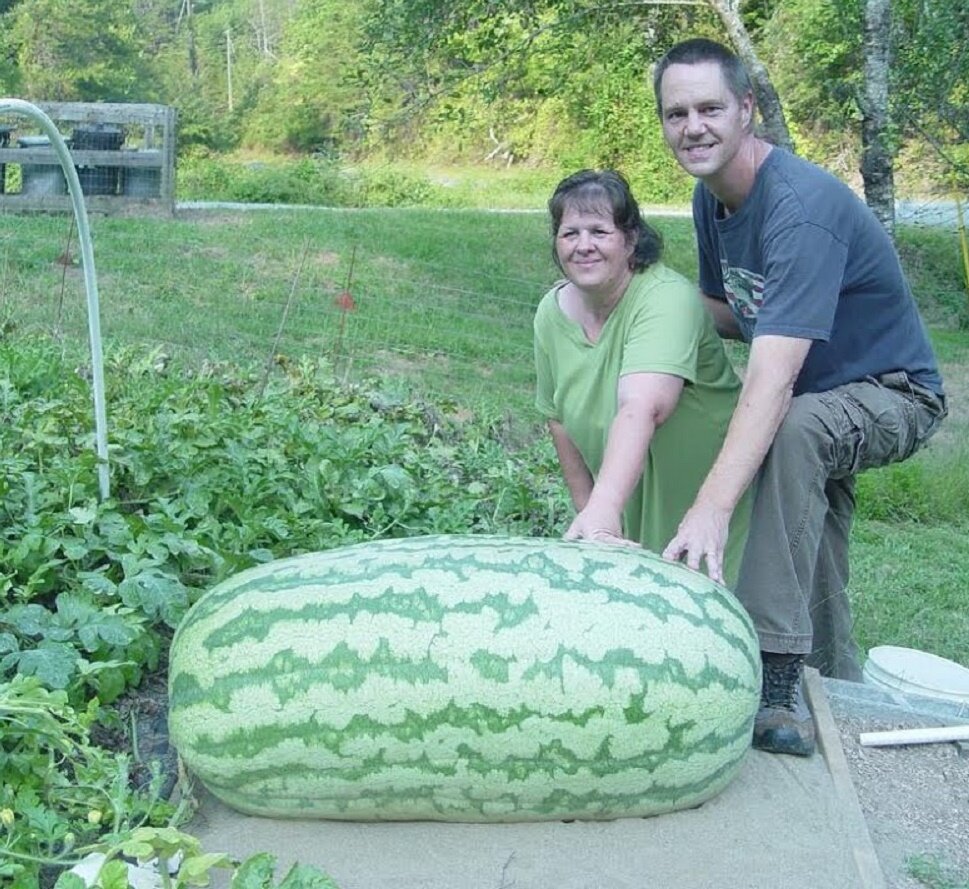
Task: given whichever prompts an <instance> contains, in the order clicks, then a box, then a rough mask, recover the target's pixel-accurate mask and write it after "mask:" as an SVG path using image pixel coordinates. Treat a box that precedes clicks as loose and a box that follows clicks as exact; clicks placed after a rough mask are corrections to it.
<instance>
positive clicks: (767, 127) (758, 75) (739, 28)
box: [708, 0, 794, 151]
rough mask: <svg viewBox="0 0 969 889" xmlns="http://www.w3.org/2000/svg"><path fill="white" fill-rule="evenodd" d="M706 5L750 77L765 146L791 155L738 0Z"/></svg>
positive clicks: (772, 90)
mask: <svg viewBox="0 0 969 889" xmlns="http://www.w3.org/2000/svg"><path fill="white" fill-rule="evenodd" d="M708 2H709V3H710V5H711V6H712V7H713V8H714V10H716V13H717V15H718V16H720V21H722V22H723V26H724V29H725V30H726V32H727V36H728V37H729V38H730V42H731V43H732V44H733V47H734V50H735V51H736V53H737V55H738V56H740V58H741V59H742V60H743V62H744V66H745V67H746V68H747V71H748V73H749V74H750V79H751V81H752V82H753V86H754V93H755V94H756V96H757V108H758V110H759V111H760V116H761V120H762V121H763V123H762V126H761V130H762V135H763V136H764V138H766V139H767V141H768V142H772V143H773V144H774V145H780V146H781V147H783V148H787V149H789V150H791V151H793V150H794V144H793V142H792V140H791V133H790V130H788V128H787V121H786V120H785V119H784V109H783V107H782V106H781V100H780V98H779V97H778V95H777V90H776V89H775V88H774V84H773V83H772V82H771V79H770V76H769V75H768V73H767V69H766V68H765V67H764V65H763V63H762V62H761V60H760V58H759V57H758V55H757V52H756V50H755V49H754V44H753V42H752V41H751V39H750V34H748V33H747V27H746V25H745V24H744V20H743V18H742V17H741V15H740V3H739V2H738V0H708Z"/></svg>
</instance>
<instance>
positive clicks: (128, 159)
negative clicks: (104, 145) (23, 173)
mask: <svg viewBox="0 0 969 889" xmlns="http://www.w3.org/2000/svg"><path fill="white" fill-rule="evenodd" d="M71 158H72V159H73V160H74V164H75V165H76V166H78V167H155V168H156V169H160V168H161V167H162V166H163V165H164V163H165V161H164V158H163V157H162V152H161V151H159V150H155V151H141V150H139V149H133V148H122V149H120V150H119V151H94V150H90V151H87V150H85V151H71ZM60 162H61V161H60V158H59V157H58V156H57V154H56V152H54V151H53V149H50V148H0V164H34V165H35V166H60Z"/></svg>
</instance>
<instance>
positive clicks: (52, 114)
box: [36, 102, 168, 126]
mask: <svg viewBox="0 0 969 889" xmlns="http://www.w3.org/2000/svg"><path fill="white" fill-rule="evenodd" d="M36 105H37V107H38V108H40V110H41V111H43V112H44V114H46V115H47V116H48V117H49V118H50V119H51V120H65V121H70V122H72V123H140V124H154V125H155V126H162V125H164V123H165V121H166V119H167V108H168V106H167V105H153V104H147V103H138V102H119V103H112V102H37V103H36Z"/></svg>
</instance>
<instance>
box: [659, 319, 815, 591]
mask: <svg viewBox="0 0 969 889" xmlns="http://www.w3.org/2000/svg"><path fill="white" fill-rule="evenodd" d="M811 343H812V340H807V339H798V338H795V337H785V336H760V337H756V338H755V339H754V341H753V343H752V344H751V347H750V356H749V358H748V362H747V371H746V373H745V375H744V384H743V388H742V389H741V392H740V400H739V402H738V403H737V407H736V409H735V410H734V414H733V417H732V418H731V420H730V426H729V428H728V429H727V436H726V438H725V439H724V442H723V446H722V447H721V448H720V454H719V455H718V456H717V459H716V461H715V462H714V464H713V466H712V467H711V469H710V472H709V473H708V474H707V477H706V480H705V481H704V482H703V485H702V486H701V487H700V490H699V492H698V493H697V496H696V500H694V502H693V506H691V507H690V509H689V510H688V511H687V513H686V515H685V516H684V517H683V521H682V522H680V526H679V529H678V531H677V533H676V536H675V537H674V538H673V539H672V540H671V541H670V542H669V544H668V545H667V547H666V549H665V550H663V556H664V558H667V559H683V558H685V560H686V564H687V565H688V566H689V567H690V568H694V569H697V570H699V568H700V562H701V560H704V561H705V562H706V569H707V574H709V575H710V577H712V578H713V579H714V580H716V581H718V582H719V583H723V553H724V548H725V547H726V543H727V531H728V526H729V523H730V517H731V515H732V514H733V511H734V509H735V508H736V506H737V503H738V502H739V501H740V498H741V497H742V496H743V493H744V491H746V490H747V487H748V486H749V485H750V483H751V482H752V481H753V479H754V476H755V475H756V474H757V470H758V469H759V468H760V465H761V463H763V461H764V457H765V456H766V454H767V451H768V449H769V448H770V446H771V444H772V442H773V441H774V436H775V435H776V434H777V430H778V428H780V425H781V422H782V421H783V419H784V417H785V416H786V415H787V411H788V408H789V407H790V404H791V397H792V393H793V388H794V382H795V380H796V379H797V375H798V373H800V370H801V366H802V365H803V364H804V359H805V358H806V357H807V353H808V349H810V348H811Z"/></svg>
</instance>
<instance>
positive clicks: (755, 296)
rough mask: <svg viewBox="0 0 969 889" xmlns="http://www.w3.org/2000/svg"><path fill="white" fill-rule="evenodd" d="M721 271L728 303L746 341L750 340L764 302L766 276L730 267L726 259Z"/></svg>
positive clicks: (721, 262) (722, 261)
mask: <svg viewBox="0 0 969 889" xmlns="http://www.w3.org/2000/svg"><path fill="white" fill-rule="evenodd" d="M720 271H721V274H722V275H723V289H724V293H725V294H726V296H727V302H728V303H729V304H730V308H731V309H732V310H733V314H734V317H735V318H736V319H737V323H738V324H739V325H740V327H741V329H742V330H743V332H744V337H745V339H750V338H751V337H752V336H753V331H754V323H755V322H756V320H757V313H758V312H759V311H760V307H761V305H762V304H763V302H764V276H763V275H758V274H757V273H756V272H750V271H747V269H741V268H737V267H735V266H730V265H729V264H728V263H727V261H726V260H725V259H721V260H720Z"/></svg>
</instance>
